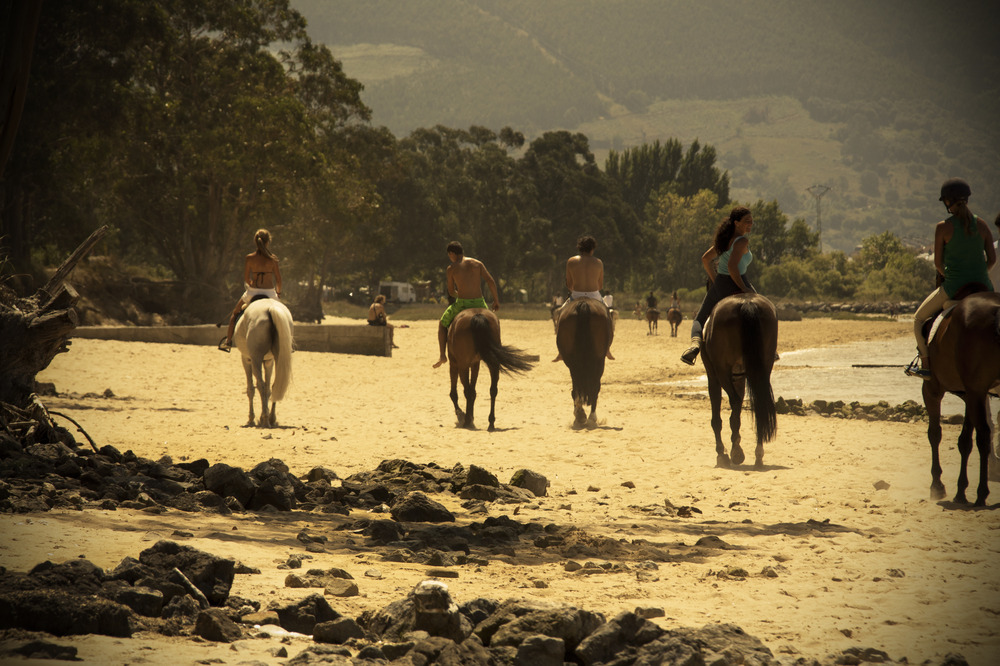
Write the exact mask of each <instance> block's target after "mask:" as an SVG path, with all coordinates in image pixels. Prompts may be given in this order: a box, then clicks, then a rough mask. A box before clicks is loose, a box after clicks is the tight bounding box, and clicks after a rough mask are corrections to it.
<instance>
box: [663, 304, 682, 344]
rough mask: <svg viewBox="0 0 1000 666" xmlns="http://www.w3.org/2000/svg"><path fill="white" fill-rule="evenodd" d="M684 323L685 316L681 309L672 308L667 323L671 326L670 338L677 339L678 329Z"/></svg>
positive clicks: (668, 312)
mask: <svg viewBox="0 0 1000 666" xmlns="http://www.w3.org/2000/svg"><path fill="white" fill-rule="evenodd" d="M682 321H684V314H683V313H682V312H681V311H680V309H679V308H670V309H669V310H667V322H668V323H669V324H670V337H672V338H676V337H677V327H678V326H680V325H681V322H682Z"/></svg>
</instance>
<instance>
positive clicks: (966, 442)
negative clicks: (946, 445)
mask: <svg viewBox="0 0 1000 666" xmlns="http://www.w3.org/2000/svg"><path fill="white" fill-rule="evenodd" d="M974 431H975V425H974V423H973V421H972V416H971V414H970V413H969V407H968V406H966V408H965V420H964V421H963V422H962V432H960V433H959V434H958V453H959V455H960V456H961V462H960V463H959V468H958V488H956V489H955V499H954V502H955V503H956V504H968V503H969V500H968V499H967V498H966V496H965V490H966V488H968V487H969V473H968V469H967V467H968V464H969V455H970V454H971V453H972V434H973V432H974Z"/></svg>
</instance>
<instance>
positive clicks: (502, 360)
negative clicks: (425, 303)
mask: <svg viewBox="0 0 1000 666" xmlns="http://www.w3.org/2000/svg"><path fill="white" fill-rule="evenodd" d="M480 361H482V362H483V363H485V364H486V367H487V368H489V370H490V428H489V429H490V430H493V428H494V423H495V422H496V400H497V382H498V381H499V379H500V371H501V370H503V371H504V372H505V373H507V374H510V373H512V372H525V371H527V370H530V369H531V368H532V367H534V364H532V363H531V362H530V361H529V360H528V356H527V355H526V354H525V353H524V352H522V351H521V350H520V349H515V348H513V347H508V346H506V345H503V344H501V343H500V321H499V320H498V319H497V316H496V315H495V314H493V313H492V312H490V311H489V310H485V309H483V308H470V309H468V310H462V311H461V312H459V313H458V315H457V316H456V317H455V319H454V320H452V322H451V326H449V327H448V369H449V370H450V372H451V394H450V395H451V402H452V403H453V404H454V405H455V415H456V416H458V422H459V425H460V426H461V427H463V428H475V427H476V426H475V423H474V420H473V419H474V414H473V411H474V408H475V404H476V380H478V379H479V363H480ZM459 378H461V379H462V388H463V389H464V392H465V411H464V412H463V411H462V410H461V409H460V408H459V406H458V380H459Z"/></svg>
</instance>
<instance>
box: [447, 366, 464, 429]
mask: <svg viewBox="0 0 1000 666" xmlns="http://www.w3.org/2000/svg"><path fill="white" fill-rule="evenodd" d="M462 384H463V385H464V384H465V382H464V381H463V382H462ZM448 397H450V398H451V404H453V405H454V406H455V418H457V419H458V423H459V424H462V423H464V422H465V412H463V411H462V408H461V407H459V406H458V370H457V369H456V368H455V367H454V366H452V367H451V392H450V393H449V394H448Z"/></svg>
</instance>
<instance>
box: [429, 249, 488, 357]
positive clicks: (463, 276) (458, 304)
mask: <svg viewBox="0 0 1000 666" xmlns="http://www.w3.org/2000/svg"><path fill="white" fill-rule="evenodd" d="M448 259H450V260H451V266H448V295H450V296H453V297H454V298H455V302H454V303H452V304H451V305H449V306H448V309H447V310H445V311H444V314H443V315H441V325H440V326H438V345H439V346H440V348H441V357H440V358H439V359H438V362H437V363H435V364H434V367H435V368H438V367H441V366H442V365H443V364H444V363H446V362H447V361H448V356H447V354H446V353H445V348H446V347H447V345H448V327H449V326H451V322H452V320H454V319H455V315H457V314H458V313H459V312H461V311H462V310H467V309H469V308H486V299H484V298H483V280H485V281H486V285H487V286H488V287H489V288H490V293H491V294H493V305H491V306H490V309H491V310H493V311H494V312H496V311H497V310H499V309H500V297H499V296H498V295H497V283H496V282H495V281H494V280H493V276H492V275H490V272H489V271H488V270H486V266H484V265H483V262H481V261H479V260H478V259H473V258H472V257H466V256H465V251H464V250H463V249H462V244H461V243H459V242H458V241H452V242H450V243H448Z"/></svg>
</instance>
